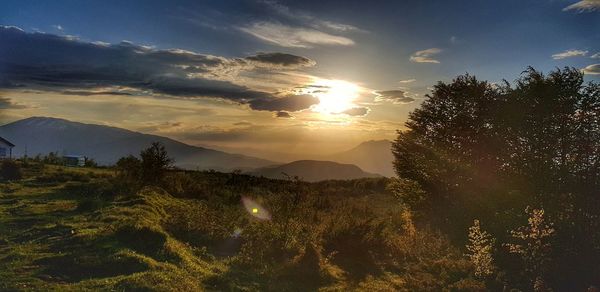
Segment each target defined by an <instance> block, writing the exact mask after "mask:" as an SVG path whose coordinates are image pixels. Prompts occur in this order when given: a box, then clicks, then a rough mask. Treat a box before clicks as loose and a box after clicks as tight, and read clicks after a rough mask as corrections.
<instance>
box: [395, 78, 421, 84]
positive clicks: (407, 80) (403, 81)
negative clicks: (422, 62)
mask: <svg viewBox="0 0 600 292" xmlns="http://www.w3.org/2000/svg"><path fill="white" fill-rule="evenodd" d="M415 81H417V79H405V80H400V81H398V83H402V84H406V83H413V82H415Z"/></svg>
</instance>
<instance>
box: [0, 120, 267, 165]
mask: <svg viewBox="0 0 600 292" xmlns="http://www.w3.org/2000/svg"><path fill="white" fill-rule="evenodd" d="M0 136H2V137H4V138H6V139H8V140H9V141H11V142H13V143H14V144H15V145H17V146H16V147H15V149H14V150H13V155H15V156H22V155H23V154H25V153H27V154H28V155H29V156H34V155H37V154H47V153H49V152H58V154H61V155H65V154H71V155H83V156H87V157H91V158H93V159H94V160H96V162H98V163H99V164H102V165H109V164H113V163H115V162H116V161H117V160H118V159H119V158H120V157H123V156H127V155H130V154H132V155H137V154H139V152H140V150H142V149H144V148H147V147H148V146H149V145H150V144H151V143H152V142H160V143H162V144H163V145H164V146H165V148H166V149H167V152H168V153H169V155H170V156H171V157H173V158H174V159H175V165H176V166H178V167H181V168H186V169H215V170H219V171H231V170H233V169H242V170H249V169H254V168H258V167H264V166H269V165H273V164H275V163H276V162H274V161H270V160H266V159H260V158H256V157H250V156H246V155H240V154H230V153H226V152H222V151H218V150H213V149H208V148H203V147H197V146H191V145H187V144H184V143H181V142H179V141H176V140H173V139H170V138H167V137H162V136H157V135H149V134H143V133H139V132H134V131H130V130H126V129H121V128H115V127H109V126H103V125H94V124H84V123H78V122H72V121H68V120H64V119H57V118H46V117H32V118H27V119H24V120H20V121H16V122H13V123H10V124H6V125H3V126H0Z"/></svg>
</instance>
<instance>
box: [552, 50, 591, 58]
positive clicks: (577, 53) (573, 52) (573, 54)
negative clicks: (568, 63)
mask: <svg viewBox="0 0 600 292" xmlns="http://www.w3.org/2000/svg"><path fill="white" fill-rule="evenodd" d="M587 53H588V51H582V50H566V51H564V52H562V53H558V54H554V55H552V59H554V60H560V59H566V58H571V57H583V56H585V55H587Z"/></svg>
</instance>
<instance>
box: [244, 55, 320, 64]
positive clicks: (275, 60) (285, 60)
mask: <svg viewBox="0 0 600 292" xmlns="http://www.w3.org/2000/svg"><path fill="white" fill-rule="evenodd" d="M246 59H247V60H250V61H254V62H258V63H263V64H269V65H277V66H285V67H310V66H314V65H315V64H316V63H315V61H313V60H311V59H309V58H306V57H302V56H296V55H291V54H285V53H258V54H256V55H254V56H250V57H246Z"/></svg>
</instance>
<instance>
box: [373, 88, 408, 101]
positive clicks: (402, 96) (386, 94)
mask: <svg viewBox="0 0 600 292" xmlns="http://www.w3.org/2000/svg"><path fill="white" fill-rule="evenodd" d="M374 93H375V95H376V97H375V101H389V102H393V103H395V104H407V103H411V102H413V101H415V100H414V98H412V97H409V96H407V95H406V92H405V91H402V90H380V91H375V92H374Z"/></svg>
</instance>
